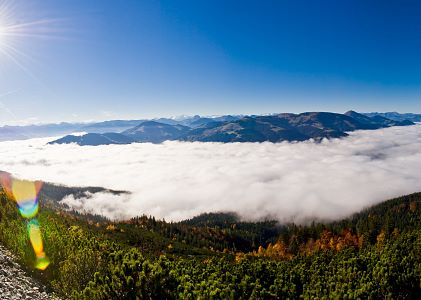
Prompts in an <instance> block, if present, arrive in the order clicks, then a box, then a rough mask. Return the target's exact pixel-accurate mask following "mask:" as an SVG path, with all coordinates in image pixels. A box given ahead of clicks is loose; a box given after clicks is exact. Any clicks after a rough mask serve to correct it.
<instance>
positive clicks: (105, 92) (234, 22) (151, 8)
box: [0, 0, 421, 124]
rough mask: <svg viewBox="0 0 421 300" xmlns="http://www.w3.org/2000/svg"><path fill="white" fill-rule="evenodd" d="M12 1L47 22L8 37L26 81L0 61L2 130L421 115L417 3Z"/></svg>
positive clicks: (20, 11)
mask: <svg viewBox="0 0 421 300" xmlns="http://www.w3.org/2000/svg"><path fill="white" fill-rule="evenodd" d="M0 2H4V0H0ZM7 2H11V1H7ZM13 2H14V5H13V7H14V10H13V18H14V19H15V20H14V22H16V23H19V22H29V21H32V20H39V19H42V20H44V19H48V20H52V21H51V22H49V23H47V24H43V25H42V26H39V25H34V26H33V27H34V28H28V32H30V33H33V32H35V33H40V32H42V33H43V34H42V37H39V36H37V37H34V36H26V35H25V36H20V37H12V38H13V45H14V47H15V48H16V49H18V50H19V51H20V52H22V53H24V54H25V55H21V54H22V53H21V54H19V55H17V58H18V61H19V62H20V64H21V66H23V68H24V69H25V70H23V69H22V67H19V66H18V65H16V64H15V63H14V62H13V61H12V60H11V59H10V58H9V57H7V56H5V55H2V52H1V51H0V118H1V120H0V123H3V124H4V123H16V122H56V121H75V120H78V121H85V120H102V119H116V118H123V119H127V118H143V117H158V116H174V115H181V114H203V115H212V114H228V113H230V114H258V113H274V112H301V111H320V110H323V111H336V112H344V111H346V110H348V109H355V110H357V111H400V112H419V113H421V101H420V100H421V97H420V96H421V56H420V55H419V53H421V18H419V16H420V15H421V2H419V1H416V0H414V1H406V0H403V1H374V0H373V1H357V0H354V1H347V0H343V1H328V0H326V1H300V0H294V1H280V0H279V1H247V0H245V1H230V0H224V1H219V0H213V1H174V0H172V1H152V0H150V1H146V0H145V1H143V0H125V1H111V0H72V1H65V0H33V1H31V2H30V3H28V1H26V3H25V1H23V0H17V1H13ZM15 3H17V4H15ZM1 23H2V20H1V14H0V25H1ZM38 35H40V34H38ZM0 49H1V42H0Z"/></svg>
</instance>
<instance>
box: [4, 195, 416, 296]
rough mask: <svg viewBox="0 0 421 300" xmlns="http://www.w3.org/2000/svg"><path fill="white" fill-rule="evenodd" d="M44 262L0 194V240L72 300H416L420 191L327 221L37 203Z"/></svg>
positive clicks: (21, 221)
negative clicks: (123, 214)
mask: <svg viewBox="0 0 421 300" xmlns="http://www.w3.org/2000/svg"><path fill="white" fill-rule="evenodd" d="M38 220H39V223H40V226H41V230H42V233H43V239H44V241H45V250H46V253H47V255H48V257H49V259H50V261H51V264H50V266H49V267H48V268H47V269H46V270H45V271H35V270H34V269H33V267H32V266H33V264H34V259H35V257H34V254H33V252H32V251H33V250H32V248H31V247H30V244H29V241H28V237H27V230H26V221H25V220H24V219H23V218H22V217H21V216H20V214H19V213H18V211H17V209H16V207H15V202H14V201H13V199H11V198H10V196H8V195H6V193H4V192H1V194H0V242H1V243H2V244H4V245H5V246H6V247H8V248H9V249H10V250H11V251H13V252H14V253H15V254H16V255H17V257H19V258H20V261H21V263H22V264H23V265H24V266H26V267H27V270H28V271H29V272H31V273H32V275H33V276H35V277H37V278H38V279H40V280H42V281H43V282H44V283H46V284H47V285H48V286H50V288H51V289H53V290H54V291H56V292H57V293H59V294H61V295H62V296H63V297H64V298H66V297H68V298H74V299H136V298H140V299H157V298H158V299H197V298H202V299H249V298H252V299H287V298H290V299H291V298H292V299H294V298H300V297H302V298H306V299H310V298H323V297H325V296H326V297H329V298H338V299H357V298H360V299H379V298H382V299H419V298H420V297H421V286H420V285H421V277H420V276H421V255H420V250H421V194H413V195H409V196H404V197H400V198H397V199H393V200H389V201H386V202H384V203H382V204H379V205H377V206H374V207H372V208H369V209H366V210H365V211H363V212H360V213H358V214H356V215H353V216H352V217H350V218H348V219H346V220H342V221H338V222H333V223H329V224H321V223H314V224H309V225H307V226H300V225H294V224H287V225H282V226H281V225H279V224H277V223H276V222H274V221H262V222H257V223H251V222H241V221H240V220H239V219H238V217H237V216H236V215H234V214H222V213H221V214H206V215H201V216H198V217H196V218H193V219H191V220H187V221H184V222H179V223H169V222H165V221H163V220H156V219H155V218H153V217H148V216H140V217H138V218H134V219H132V220H128V221H125V222H109V221H107V220H104V219H103V218H99V217H95V216H85V215H80V214H77V213H74V212H65V211H62V210H57V207H55V208H54V209H53V208H51V207H48V206H45V205H44V206H43V207H41V213H40V214H39V216H38Z"/></svg>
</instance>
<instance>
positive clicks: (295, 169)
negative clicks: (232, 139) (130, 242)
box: [0, 125, 421, 222]
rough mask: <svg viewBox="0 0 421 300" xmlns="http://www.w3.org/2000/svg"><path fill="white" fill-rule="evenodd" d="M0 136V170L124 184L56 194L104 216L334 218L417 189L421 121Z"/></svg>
mask: <svg viewBox="0 0 421 300" xmlns="http://www.w3.org/2000/svg"><path fill="white" fill-rule="evenodd" d="M50 140H51V138H50V139H32V140H27V141H13V142H1V143H0V170H4V171H8V172H11V173H12V174H14V175H15V176H18V177H21V178H27V179H42V180H45V181H49V182H54V183H61V184H66V185H69V186H102V187H105V188H110V189H116V190H127V191H130V192H131V194H130V195H127V194H122V195H120V196H117V195H111V194H106V193H98V194H94V195H90V197H87V198H82V199H74V198H73V197H67V198H66V199H65V200H64V201H65V202H66V203H67V204H69V205H72V206H74V207H75V208H77V209H82V210H83V209H84V210H88V211H91V212H94V213H99V214H103V215H105V216H107V217H110V218H120V219H121V218H128V217H132V216H136V215H141V214H148V215H154V216H156V217H158V218H165V219H166V220H182V219H186V218H190V217H193V216H195V215H198V214H200V213H203V212H219V211H233V212H237V213H238V214H240V216H242V217H243V218H244V219H250V220H256V219H259V218H265V217H271V218H276V219H277V220H279V221H281V222H284V221H296V222H302V221H305V220H308V219H312V218H318V219H329V220H330V219H338V218H341V217H344V216H347V215H349V214H351V213H354V212H357V211H359V210H361V209H362V208H364V207H366V206H369V205H372V204H375V203H378V202H380V201H382V200H385V199H388V198H392V197H395V196H399V195H403V194H408V193H412V192H417V191H421V125H416V126H410V127H393V128H388V129H382V130H376V131H358V132H353V133H352V134H351V136H350V137H347V138H344V139H334V140H330V141H328V140H325V141H323V142H322V143H319V144H317V143H313V142H310V141H308V142H301V143H279V144H272V143H232V144H219V143H187V142H186V143H184V142H165V143H163V144H160V145H156V144H141V143H139V144H131V145H109V146H97V147H80V146H77V145H46V143H47V142H48V141H50Z"/></svg>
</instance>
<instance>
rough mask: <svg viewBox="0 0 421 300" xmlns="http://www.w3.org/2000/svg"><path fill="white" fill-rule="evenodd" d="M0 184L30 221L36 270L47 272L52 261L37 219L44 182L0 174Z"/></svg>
mask: <svg viewBox="0 0 421 300" xmlns="http://www.w3.org/2000/svg"><path fill="white" fill-rule="evenodd" d="M0 184H1V186H2V187H3V189H4V190H5V191H6V193H7V194H8V195H10V196H11V197H12V198H13V199H14V200H15V201H16V204H17V207H18V209H19V212H20V214H21V215H22V216H23V217H24V218H26V219H29V221H28V224H27V230H28V236H29V240H30V242H31V245H32V248H33V250H34V252H35V256H36V262H35V268H37V269H39V270H45V269H46V268H47V267H48V265H49V264H50V261H49V260H48V258H47V256H46V254H45V252H44V245H43V241H42V235H41V228H40V225H39V222H38V220H37V219H35V216H36V215H37V214H38V211H39V202H38V194H39V191H40V190H41V187H42V182H40V181H35V182H33V181H28V180H19V179H15V178H13V177H12V176H11V175H10V174H8V173H5V172H0Z"/></svg>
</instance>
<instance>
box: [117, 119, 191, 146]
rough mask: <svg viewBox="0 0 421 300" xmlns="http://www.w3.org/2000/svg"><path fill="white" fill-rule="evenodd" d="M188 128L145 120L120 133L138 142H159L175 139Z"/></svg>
mask: <svg viewBox="0 0 421 300" xmlns="http://www.w3.org/2000/svg"><path fill="white" fill-rule="evenodd" d="M188 130H190V128H189V127H186V126H183V125H168V124H164V123H159V122H155V121H147V122H143V123H141V124H139V125H138V126H136V127H134V128H131V129H128V130H126V131H123V132H122V134H124V135H126V136H128V137H130V138H132V139H133V140H136V141H138V142H152V143H160V142H163V141H166V140H175V139H177V138H178V137H179V136H181V135H182V134H184V133H186V132H187V131H188Z"/></svg>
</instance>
